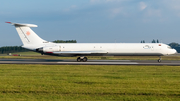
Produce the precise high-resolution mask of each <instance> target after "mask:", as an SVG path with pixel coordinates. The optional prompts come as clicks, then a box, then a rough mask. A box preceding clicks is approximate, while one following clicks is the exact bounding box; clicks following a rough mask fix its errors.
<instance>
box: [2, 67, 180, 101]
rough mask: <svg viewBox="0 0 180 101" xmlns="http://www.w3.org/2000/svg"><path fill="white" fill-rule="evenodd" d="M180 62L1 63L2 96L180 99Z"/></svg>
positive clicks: (81, 99) (127, 100) (125, 100)
mask: <svg viewBox="0 0 180 101" xmlns="http://www.w3.org/2000/svg"><path fill="white" fill-rule="evenodd" d="M179 85H180V66H113V65H111V66H105V65H100V66H97V65H93V66H90V65H85V66H83V65H0V100H1V101H3V100H10V101H11V100H12V101H14V100H15V101H17V100H18V101H19V100H36V101H39V100H43V101H44V100H45V101H46V100H47V101H49V100H53V101H54V100H57V101H59V100H62V101H69V100H72V101H84V100H87V101H98V100H102V101H109V100H115V101H121V100H123V101H130V100H132V101H178V100H180V86H179Z"/></svg>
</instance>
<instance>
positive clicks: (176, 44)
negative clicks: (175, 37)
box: [169, 42, 180, 47]
mask: <svg viewBox="0 0 180 101" xmlns="http://www.w3.org/2000/svg"><path fill="white" fill-rule="evenodd" d="M169 46H171V47H179V46H180V45H179V44H178V43H175V42H172V43H170V44H169Z"/></svg>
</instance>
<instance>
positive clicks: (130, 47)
mask: <svg viewBox="0 0 180 101" xmlns="http://www.w3.org/2000/svg"><path fill="white" fill-rule="evenodd" d="M6 23H9V24H11V25H14V26H15V28H16V30H17V32H18V34H19V37H20V39H21V41H22V43H23V46H22V47H23V48H26V49H28V50H32V51H35V52H38V53H41V54H42V55H43V54H46V55H56V56H78V58H77V61H78V62H86V61H87V60H88V58H87V57H86V56H159V59H158V62H161V56H165V55H171V54H175V53H177V52H176V50H175V49H172V48H171V47H170V46H168V45H166V44H163V43H53V42H48V41H46V40H44V39H42V38H40V37H39V36H38V35H37V34H36V33H35V32H34V31H33V30H32V29H31V28H30V27H38V26H37V25H34V24H21V23H12V22H6Z"/></svg>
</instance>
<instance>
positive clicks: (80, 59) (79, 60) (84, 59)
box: [77, 57, 88, 62]
mask: <svg viewBox="0 0 180 101" xmlns="http://www.w3.org/2000/svg"><path fill="white" fill-rule="evenodd" d="M87 60H88V59H87V57H78V58H77V62H86V61H87Z"/></svg>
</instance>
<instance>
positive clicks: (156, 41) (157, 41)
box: [141, 39, 159, 43]
mask: <svg viewBox="0 0 180 101" xmlns="http://www.w3.org/2000/svg"><path fill="white" fill-rule="evenodd" d="M141 43H146V42H145V40H142V41H141ZM151 43H159V40H158V39H157V40H154V39H153V40H152V41H151Z"/></svg>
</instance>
